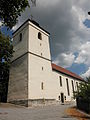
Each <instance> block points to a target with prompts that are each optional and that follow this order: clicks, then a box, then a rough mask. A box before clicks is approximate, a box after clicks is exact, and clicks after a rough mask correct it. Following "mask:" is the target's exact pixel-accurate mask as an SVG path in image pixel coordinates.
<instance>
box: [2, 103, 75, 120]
mask: <svg viewBox="0 0 90 120" xmlns="http://www.w3.org/2000/svg"><path fill="white" fill-rule="evenodd" d="M70 106H73V105H70V104H66V105H48V106H40V107H32V108H24V107H13V106H11V107H5V106H4V107H0V120H77V119H76V118H72V117H70V116H67V115H66V113H65V110H66V109H67V108H68V107H70Z"/></svg>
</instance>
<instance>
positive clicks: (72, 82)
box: [72, 80, 74, 93]
mask: <svg viewBox="0 0 90 120" xmlns="http://www.w3.org/2000/svg"><path fill="white" fill-rule="evenodd" d="M72 90H73V93H74V84H73V80H72Z"/></svg>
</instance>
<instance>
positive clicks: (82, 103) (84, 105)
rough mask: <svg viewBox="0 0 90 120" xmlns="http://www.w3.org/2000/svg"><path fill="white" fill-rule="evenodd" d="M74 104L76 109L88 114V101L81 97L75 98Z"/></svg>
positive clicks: (89, 109)
mask: <svg viewBox="0 0 90 120" xmlns="http://www.w3.org/2000/svg"><path fill="white" fill-rule="evenodd" d="M76 104H77V108H78V109H80V110H82V111H85V112H87V113H90V99H89V100H85V99H83V98H82V97H77V99H76Z"/></svg>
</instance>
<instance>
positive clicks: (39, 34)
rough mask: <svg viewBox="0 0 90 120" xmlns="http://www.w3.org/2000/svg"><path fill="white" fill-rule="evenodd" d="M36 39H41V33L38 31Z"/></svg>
mask: <svg viewBox="0 0 90 120" xmlns="http://www.w3.org/2000/svg"><path fill="white" fill-rule="evenodd" d="M38 39H40V40H42V34H41V33H40V32H39V33H38Z"/></svg>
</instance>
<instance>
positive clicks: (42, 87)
mask: <svg viewBox="0 0 90 120" xmlns="http://www.w3.org/2000/svg"><path fill="white" fill-rule="evenodd" d="M41 89H42V90H43V89H44V86H43V82H42V83H41Z"/></svg>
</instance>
